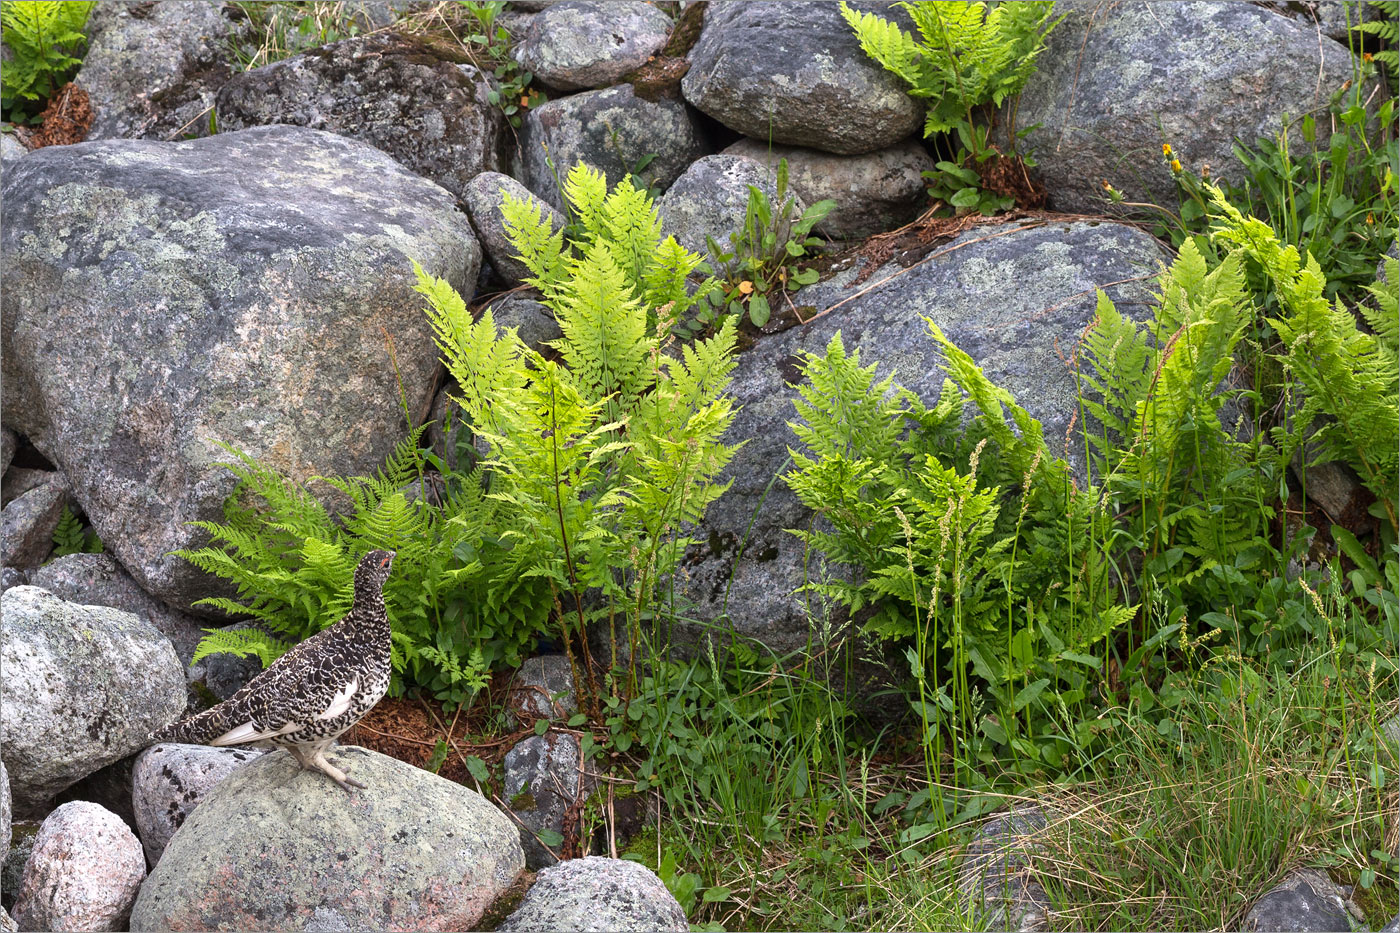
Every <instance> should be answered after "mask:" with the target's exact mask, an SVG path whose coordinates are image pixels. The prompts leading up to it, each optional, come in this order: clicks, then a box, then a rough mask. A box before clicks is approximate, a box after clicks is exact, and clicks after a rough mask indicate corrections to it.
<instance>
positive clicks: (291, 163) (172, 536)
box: [0, 126, 481, 608]
mask: <svg viewBox="0 0 1400 933" xmlns="http://www.w3.org/2000/svg"><path fill="white" fill-rule="evenodd" d="M0 197H2V198H3V205H4V207H3V211H4V215H3V229H0V259H2V260H3V262H4V268H5V272H6V286H7V287H6V288H5V290H4V294H3V296H0V302H2V304H0V311H3V322H0V339H3V341H4V345H5V349H6V352H5V355H4V360H3V377H4V394H3V417H4V418H5V421H6V423H7V424H10V425H13V426H14V427H15V428H16V429H18V430H20V431H22V432H23V433H24V434H25V435H26V436H27V437H28V438H29V439H30V440H31V441H32V442H33V443H34V446H35V447H37V448H38V449H39V450H40V451H41V452H42V453H43V454H44V455H45V456H46V457H48V458H49V459H50V460H51V461H53V462H54V463H56V464H58V465H59V467H60V468H62V469H63V472H64V474H65V475H66V476H67V478H68V480H69V482H70V484H71V487H72V490H73V494H74V497H75V498H76V499H77V500H78V502H79V504H80V505H81V506H82V508H83V511H84V512H86V513H87V515H88V516H89V518H90V519H91V520H92V522H93V527H94V528H95V530H96V531H97V533H98V535H99V537H101V539H102V541H103V543H104V544H105V545H106V547H107V549H108V550H109V551H111V552H112V553H113V554H114V555H115V556H116V557H117V558H118V560H120V561H121V563H122V565H123V566H124V567H126V568H127V570H128V571H130V572H131V574H132V576H134V577H135V578H136V579H137V581H138V582H139V583H140V584H141V587H142V588H143V589H144V590H146V592H148V593H150V594H151V595H153V596H156V597H158V598H160V599H162V600H163V601H165V602H167V603H169V604H171V605H173V606H176V607H177V608H185V607H188V606H189V605H190V603H191V602H192V601H193V600H196V599H199V598H201V597H204V596H207V595H210V591H211V581H210V579H209V578H208V577H207V576H206V575H205V574H204V573H203V572H202V571H199V570H197V569H196V568H194V567H193V566H191V565H190V564H188V563H187V562H185V561H183V560H181V559H180V558H178V557H176V556H174V555H172V554H171V553H170V552H171V551H173V550H175V549H177V548H188V547H191V546H198V545H200V544H201V543H202V542H203V541H204V537H203V532H201V531H199V530H198V529H196V528H193V527H191V526H190V525H189V522H192V521H196V520H200V519H210V520H220V519H222V515H223V513H222V507H223V503H224V500H225V499H226V498H227V496H228V494H229V493H230V492H231V491H232V490H233V488H234V485H235V478H234V477H233V475H232V474H231V473H229V471H228V470H227V469H224V468H222V467H220V465H219V464H220V463H221V462H226V461H228V460H229V459H230V457H229V455H228V454H227V453H226V452H224V451H223V450H221V449H220V448H219V447H218V446H216V442H225V443H228V444H231V445H233V446H235V447H237V448H240V449H242V450H244V451H246V452H247V453H248V454H249V455H251V456H253V457H256V458H259V459H260V460H261V461H262V462H263V463H264V464H266V465H267V466H269V467H272V468H274V469H277V470H280V471H282V472H283V473H285V474H289V475H291V476H292V477H294V478H296V479H298V480H305V479H306V478H307V477H309V476H311V475H316V474H322V475H326V474H331V475H333V474H343V473H351V474H360V473H369V472H373V471H374V470H375V469H377V468H378V467H379V466H380V465H381V464H382V463H383V460H384V458H385V457H386V456H387V455H388V454H389V453H390V451H392V450H393V448H394V445H395V444H396V443H397V442H398V441H399V440H400V439H401V437H402V435H403V413H402V411H401V409H400V408H399V400H400V391H402V392H403V393H404V395H405V397H406V400H407V403H408V405H409V407H410V408H412V409H414V410H417V411H422V412H426V411H427V409H428V406H429V405H430V404H431V402H432V393H433V389H434V383H435V379H436V374H437V370H438V366H439V362H438V352H437V348H436V346H434V344H433V337H432V329H431V326H430V325H429V323H428V320H427V317H426V316H425V315H424V314H423V310H422V308H423V299H422V296H421V295H419V294H418V293H417V292H415V291H414V290H413V285H414V283H415V279H414V276H413V270H412V265H411V262H410V260H412V259H416V260H418V261H419V262H421V263H422V265H423V267H424V269H425V270H427V272H428V273H429V274H431V275H435V276H440V277H443V278H445V279H447V280H448V281H449V282H451V283H452V284H453V286H454V287H455V288H457V289H458V290H459V291H461V292H462V293H463V294H467V295H469V294H471V288H472V283H473V282H474V281H475V278H476V272H477V267H478V264H479V263H480V257H481V252H480V247H478V246H477V243H476V240H475V238H474V237H473V236H472V233H471V227H470V224H469V223H468V222H467V219H466V217H465V216H463V215H462V214H460V213H459V212H458V211H457V210H456V209H455V202H454V198H453V197H452V195H451V194H449V193H448V192H447V191H445V190H443V189H442V188H440V187H438V186H437V185H435V184H433V183H432V182H429V181H427V180H425V179H423V178H420V177H418V176H417V175H414V174H413V173H411V172H409V171H408V170H406V169H404V168H403V167H402V166H400V165H399V164H398V163H396V162H395V161H394V160H393V159H391V158H390V157H389V156H387V155H385V154H384V153H382V152H380V151H379V150H377V149H375V148H373V147H371V146H368V145H366V144H364V143H360V142H356V141H355V140H351V139H346V138H345V137H342V136H336V135H333V134H330V133H323V132H319V131H316V130H308V129H303V128H301V127H292V126H271V127H260V128H257V129H252V130H245V131H243V132H239V133H220V134H219V135H218V136H214V137H210V138H208V139H200V140H193V141H190V142H177V143H152V142H145V141H138V140H110V141H106V142H98V143H82V144H79V145H76V146H53V147H49V148H47V149H43V150H40V151H38V152H35V153H33V154H31V155H29V156H27V157H25V158H24V159H23V160H22V161H21V162H20V163H19V164H18V165H17V166H16V167H15V168H14V169H12V170H11V171H10V172H8V173H7V174H6V176H5V182H4V188H3V192H2V193H0Z"/></svg>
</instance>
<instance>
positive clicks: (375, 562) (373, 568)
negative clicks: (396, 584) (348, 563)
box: [355, 551, 394, 590]
mask: <svg viewBox="0 0 1400 933" xmlns="http://www.w3.org/2000/svg"><path fill="white" fill-rule="evenodd" d="M393 566H394V552H393V551H370V552H369V553H368V554H366V555H365V556H364V557H361V558H360V564H359V566H357V567H356V568H355V589H356V590H363V589H366V588H368V589H373V590H382V589H383V588H384V581H385V580H387V579H389V569H390V568H391V567H393Z"/></svg>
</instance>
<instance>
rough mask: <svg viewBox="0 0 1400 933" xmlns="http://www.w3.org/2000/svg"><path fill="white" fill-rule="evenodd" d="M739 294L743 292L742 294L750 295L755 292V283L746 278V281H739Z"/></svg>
mask: <svg viewBox="0 0 1400 933" xmlns="http://www.w3.org/2000/svg"><path fill="white" fill-rule="evenodd" d="M739 294H741V295H750V294H753V283H752V282H750V281H749V280H748V279H745V280H744V281H742V282H740V283H739Z"/></svg>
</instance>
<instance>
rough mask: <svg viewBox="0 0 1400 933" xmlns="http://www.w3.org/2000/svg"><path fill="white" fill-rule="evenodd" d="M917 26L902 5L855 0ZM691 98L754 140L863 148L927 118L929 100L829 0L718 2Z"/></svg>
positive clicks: (684, 87) (700, 49) (696, 53)
mask: <svg viewBox="0 0 1400 933" xmlns="http://www.w3.org/2000/svg"><path fill="white" fill-rule="evenodd" d="M851 6H852V7H854V8H856V9H858V10H862V11H871V10H874V11H877V12H879V13H880V14H881V15H883V16H885V17H887V18H891V19H894V20H896V21H897V22H899V23H901V24H902V25H903V26H904V27H905V28H906V29H908V28H911V24H910V22H909V18H908V15H907V14H905V13H904V12H903V11H901V10H899V9H898V8H897V7H895V6H894V5H893V4H885V3H872V2H856V3H852V4H851ZM681 91H682V93H684V94H685V99H686V100H688V101H690V103H692V104H694V105H695V106H696V107H698V108H699V109H700V110H702V111H704V112H705V113H707V114H709V115H710V116H711V117H714V118H715V119H716V120H718V121H719V122H720V123H723V124H724V125H725V126H727V127H729V128H730V129H732V130H737V131H738V132H740V133H743V134H744V135H745V136H752V137H753V138H754V139H762V140H772V141H773V142H775V143H786V144H788V145H793V146H809V147H811V148H813V149H821V150H823V151H826V152H836V153H841V154H843V155H855V154H858V153H862V152H874V151H875V150H877V149H883V148H885V147H886V146H889V145H892V144H894V143H897V142H899V141H900V140H901V139H904V138H905V137H906V136H909V135H910V134H912V133H915V132H917V131H918V130H919V128H920V127H922V126H923V120H924V106H923V102H922V101H919V100H915V99H914V98H913V97H910V96H909V86H908V85H906V84H905V83H904V82H903V81H901V80H900V79H899V78H897V77H895V76H894V75H893V74H892V73H890V72H888V71H886V70H885V69H884V68H883V67H882V66H881V65H879V64H878V63H877V62H875V61H874V60H873V59H871V58H870V56H868V55H866V54H865V52H863V51H862V50H861V47H860V43H859V41H857V39H856V37H855V33H854V32H852V31H851V27H850V26H848V25H846V21H845V20H844V19H843V18H842V17H841V10H840V7H839V6H838V5H837V4H835V3H828V2H826V0H793V2H787V3H715V4H711V5H710V6H709V7H708V8H707V9H706V11H705V25H704V28H703V29H702V30H701V32H700V39H699V41H697V42H696V43H695V47H694V48H693V49H691V52H690V70H689V71H688V72H686V75H685V77H684V78H683V79H681Z"/></svg>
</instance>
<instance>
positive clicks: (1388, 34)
mask: <svg viewBox="0 0 1400 933" xmlns="http://www.w3.org/2000/svg"><path fill="white" fill-rule="evenodd" d="M1370 6H1371V7H1372V8H1373V9H1374V10H1376V12H1377V13H1379V14H1380V15H1379V17H1378V18H1376V19H1372V20H1366V21H1365V22H1362V23H1360V24H1358V25H1356V26H1353V27H1352V29H1353V30H1354V31H1356V32H1361V33H1365V34H1367V35H1371V36H1375V37H1376V38H1377V39H1379V40H1380V41H1381V42H1382V43H1383V44H1384V46H1385V47H1384V48H1381V49H1377V50H1376V51H1375V52H1374V53H1372V56H1373V58H1374V59H1375V60H1376V61H1378V62H1380V63H1381V64H1383V65H1385V66H1386V68H1387V69H1389V71H1390V88H1391V96H1394V94H1395V79H1396V76H1397V74H1400V0H1370Z"/></svg>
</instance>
